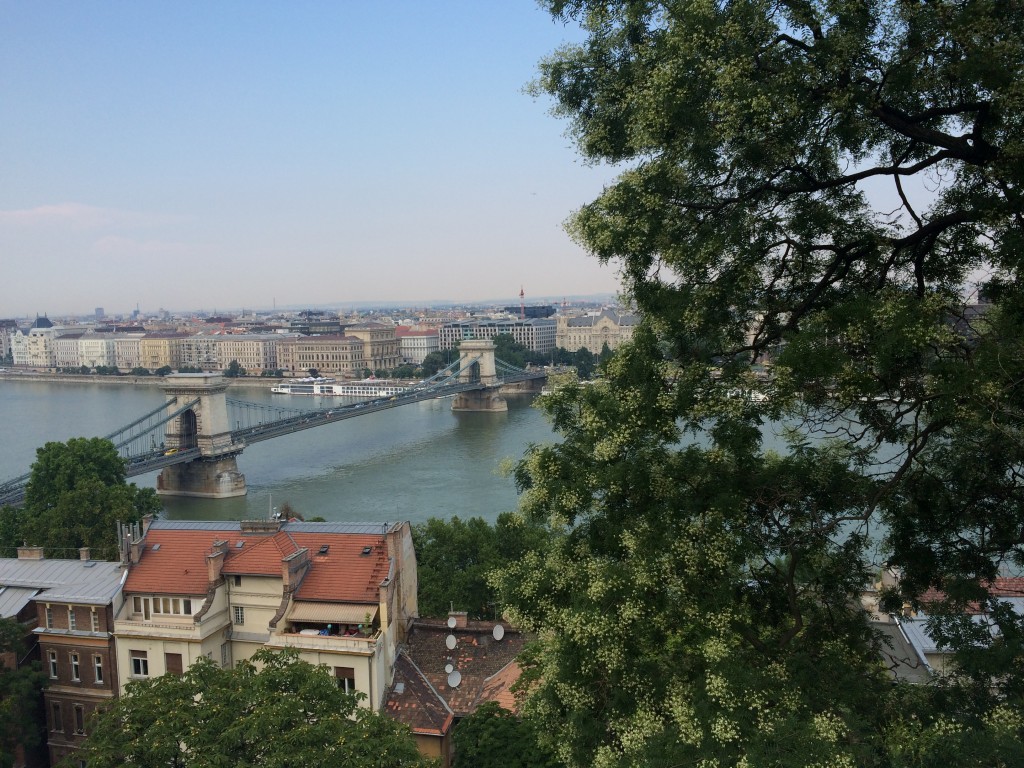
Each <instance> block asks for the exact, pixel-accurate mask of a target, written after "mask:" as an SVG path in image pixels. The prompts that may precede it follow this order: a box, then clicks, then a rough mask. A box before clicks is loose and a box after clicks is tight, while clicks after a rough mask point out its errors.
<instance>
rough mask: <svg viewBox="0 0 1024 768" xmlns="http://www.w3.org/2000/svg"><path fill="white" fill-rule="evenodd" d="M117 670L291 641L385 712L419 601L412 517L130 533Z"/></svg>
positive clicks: (165, 669)
mask: <svg viewBox="0 0 1024 768" xmlns="http://www.w3.org/2000/svg"><path fill="white" fill-rule="evenodd" d="M123 557H124V559H125V560H126V562H127V563H128V564H129V571H128V577H127V580H126V581H125V584H124V602H123V604H122V605H121V609H120V611H119V612H118V614H117V615H116V616H115V619H114V636H115V646H116V650H117V659H118V679H119V681H120V684H121V687H122V689H123V687H124V685H125V683H127V682H128V681H129V680H133V679H144V678H148V677H152V676H155V675H162V674H181V672H182V671H183V670H184V669H187V668H188V666H189V665H191V664H192V663H193V662H194V661H195V660H196V659H197V658H198V657H199V656H207V657H209V658H211V659H213V660H214V661H216V662H218V663H220V664H221V665H223V666H230V665H233V664H234V663H235V662H236V661H238V660H239V659H246V658H249V657H250V656H252V655H253V654H254V653H255V652H256V651H257V650H258V649H259V648H261V647H269V648H272V649H277V650H282V649H285V648H294V649H296V650H297V651H298V652H299V655H300V658H303V659H305V660H306V661H309V662H311V663H313V664H322V665H325V666H327V667H328V668H329V669H331V670H333V672H334V675H335V678H336V679H337V682H338V685H339V686H340V687H343V688H345V689H346V690H349V691H359V692H362V693H365V694H366V699H365V700H364V701H363V705H364V706H368V707H371V708H372V709H374V710H377V709H380V707H381V705H382V703H383V700H384V695H385V691H386V688H387V686H388V684H389V683H390V681H391V679H392V676H393V672H394V664H395V658H396V655H397V648H398V646H399V644H400V643H402V642H403V641H404V640H405V638H406V635H407V633H408V631H409V627H410V626H411V623H412V619H413V617H414V616H415V615H416V613H417V608H416V605H417V604H416V559H415V554H414V552H413V545H412V535H411V529H410V527H409V524H408V523H401V524H380V525H376V524H373V525H354V524H345V523H302V522H285V521H276V520H275V521H242V522H206V523H200V522H168V521H157V522H155V523H152V525H150V526H149V528H148V529H145V530H139V529H138V528H135V529H131V530H126V531H125V541H124V545H123Z"/></svg>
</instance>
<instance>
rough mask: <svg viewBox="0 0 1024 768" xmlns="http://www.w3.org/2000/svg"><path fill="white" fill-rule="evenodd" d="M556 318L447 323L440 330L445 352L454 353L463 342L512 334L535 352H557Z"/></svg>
mask: <svg viewBox="0 0 1024 768" xmlns="http://www.w3.org/2000/svg"><path fill="white" fill-rule="evenodd" d="M556 330H557V329H556V323H555V320H554V318H546V317H545V318H531V319H528V320H519V319H479V318H471V319H469V320H459V321H457V322H454V323H445V324H444V325H442V326H441V327H440V328H439V329H438V337H439V341H440V348H441V349H453V348H454V347H455V344H456V342H459V341H462V340H463V339H493V338H494V337H495V336H499V335H501V334H508V335H509V336H511V337H512V338H513V339H515V340H516V341H517V342H518V343H520V344H522V345H523V346H524V347H526V348H527V349H528V350H530V351H531V352H549V351H551V350H552V349H554V348H555V337H556Z"/></svg>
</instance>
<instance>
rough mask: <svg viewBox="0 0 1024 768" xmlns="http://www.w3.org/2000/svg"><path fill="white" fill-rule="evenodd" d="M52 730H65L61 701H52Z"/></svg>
mask: <svg viewBox="0 0 1024 768" xmlns="http://www.w3.org/2000/svg"><path fill="white" fill-rule="evenodd" d="M50 730H51V731H56V732H57V733H62V732H63V731H64V718H63V717H61V711H60V702H59V701H53V702H50Z"/></svg>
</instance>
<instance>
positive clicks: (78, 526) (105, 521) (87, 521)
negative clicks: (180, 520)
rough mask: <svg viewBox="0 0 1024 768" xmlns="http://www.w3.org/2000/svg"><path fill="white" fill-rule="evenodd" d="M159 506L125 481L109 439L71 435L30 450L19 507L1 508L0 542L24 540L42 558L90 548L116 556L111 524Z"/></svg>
mask: <svg viewBox="0 0 1024 768" xmlns="http://www.w3.org/2000/svg"><path fill="white" fill-rule="evenodd" d="M160 509H161V506H160V502H159V499H158V498H157V496H156V492H155V491H153V489H151V488H138V487H137V486H136V485H135V484H134V483H127V482H126V481H125V467H124V461H123V460H122V459H121V457H120V456H119V455H118V453H117V449H116V448H114V445H113V444H112V443H111V442H110V441H109V440H104V439H103V438H98V437H95V438H85V437H75V438H72V439H70V440H68V441H67V442H66V443H56V442H54V443H47V444H46V445H44V446H43V447H42V448H40V449H38V450H37V451H36V461H35V463H34V464H33V465H32V475H31V477H30V478H29V482H28V486H27V488H26V490H25V504H24V507H23V508H22V509H21V510H15V509H5V510H4V512H3V515H2V518H0V535H2V536H3V537H4V538H3V540H2V541H0V546H3V547H5V548H10V547H17V546H20V545H21V544H22V543H26V542H27V543H29V544H32V545H36V546H42V547H44V548H45V552H46V556H47V557H77V555H78V553H77V550H78V548H79V547H90V548H91V549H92V556H93V557H94V558H97V559H116V558H117V552H118V550H117V536H116V530H117V529H116V524H117V522H118V521H120V522H122V523H131V522H137V521H138V520H141V519H142V517H143V516H145V515H147V514H151V513H152V514H155V513H157V512H159V511H160Z"/></svg>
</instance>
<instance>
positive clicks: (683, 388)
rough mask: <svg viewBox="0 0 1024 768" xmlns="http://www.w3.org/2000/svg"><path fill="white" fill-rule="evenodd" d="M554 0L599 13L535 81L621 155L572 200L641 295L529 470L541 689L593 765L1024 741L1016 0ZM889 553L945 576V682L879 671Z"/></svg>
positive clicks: (528, 614) (542, 713)
mask: <svg viewBox="0 0 1024 768" xmlns="http://www.w3.org/2000/svg"><path fill="white" fill-rule="evenodd" d="M546 5H547V7H548V8H549V9H550V10H551V11H552V12H553V13H554V15H555V16H556V18H558V19H560V20H563V21H569V20H576V21H579V22H580V23H581V24H582V25H583V27H584V29H585V31H586V33H587V39H586V40H585V42H583V43H582V44H579V45H575V46H568V47H566V48H563V49H561V50H560V51H559V52H558V53H556V54H555V55H553V56H552V57H550V58H549V59H548V60H546V61H545V62H544V63H543V64H542V68H541V75H540V79H539V81H538V84H537V86H536V88H537V91H538V92H542V93H547V94H549V95H551V96H553V97H554V99H555V101H556V108H555V109H556V112H557V113H558V114H560V115H562V116H564V117H567V118H569V120H570V121H571V122H570V125H571V128H570V130H571V133H572V135H573V136H574V137H575V139H576V141H577V144H578V146H579V148H580V151H581V152H582V154H583V155H584V157H585V159H587V160H588V161H591V162H610V163H621V164H622V167H623V168H624V169H625V170H624V171H623V173H622V174H621V176H620V177H619V178H618V180H617V181H616V183H615V184H613V185H611V186H609V187H607V188H606V189H605V191H604V192H603V193H602V195H601V196H600V197H599V198H598V199H597V200H595V201H594V202H593V203H590V204H588V205H586V206H584V207H583V208H582V209H581V210H580V211H579V212H577V213H576V214H575V216H574V217H573V218H572V220H571V222H570V225H569V226H570V231H571V233H572V234H573V235H574V237H575V238H576V239H577V240H578V241H579V242H580V243H581V244H582V245H584V246H585V247H586V248H587V249H589V250H590V251H591V252H592V253H593V254H594V255H596V256H597V257H598V259H600V260H601V261H602V262H610V261H615V262H618V263H620V264H621V271H622V274H623V277H624V280H625V286H624V288H625V291H626V294H627V295H628V296H629V298H630V299H632V300H633V301H635V303H636V306H637V307H638V310H639V313H640V314H641V316H642V317H643V318H644V325H643V326H642V327H641V328H639V329H638V331H637V334H636V337H635V339H634V342H633V343H632V344H631V345H627V346H626V347H625V348H623V349H622V350H620V351H619V353H618V354H617V355H615V356H614V357H613V358H612V359H611V360H609V361H608V362H607V363H606V364H605V366H604V373H605V379H606V380H605V382H604V383H603V384H600V385H596V386H592V387H587V388H579V389H574V388H571V387H570V388H566V389H563V390H559V392H557V393H556V394H554V395H552V396H550V397H548V398H545V405H546V407H547V408H548V410H549V412H550V414H551V416H552V419H553V421H554V424H555V426H556V428H557V429H558V430H559V431H560V432H561V433H562V434H563V435H564V441H563V442H562V443H561V444H559V445H558V446H551V447H538V448H535V449H533V450H532V451H531V452H530V453H529V455H528V456H527V458H526V459H525V461H524V462H523V464H521V466H520V467H519V470H518V471H517V475H516V476H517V482H518V484H519V486H520V488H521V489H522V491H523V501H522V511H523V513H524V514H525V515H526V516H528V517H530V518H531V519H548V520H552V521H553V522H555V523H557V524H562V525H564V530H563V534H562V535H561V536H560V537H559V538H558V539H557V540H556V541H555V543H554V545H553V546H552V547H551V549H550V551H549V552H548V553H547V555H546V557H543V558H541V557H537V556H530V557H528V558H527V559H526V560H525V561H524V562H522V563H520V564H518V565H516V566H514V567H513V568H510V569H509V570H508V571H507V572H506V573H505V575H504V576H503V579H502V590H503V594H504V595H505V599H506V600H507V603H508V605H509V607H510V608H511V610H512V612H513V614H514V617H515V618H516V620H517V621H519V622H520V623H522V624H523V625H524V626H525V627H527V628H531V629H535V630H537V631H539V632H540V633H541V637H542V650H541V652H540V654H539V655H538V657H537V664H536V669H535V670H532V671H531V673H532V674H535V678H536V684H535V685H536V688H535V691H534V693H533V695H532V696H531V697H530V698H529V699H528V701H527V704H526V712H527V714H528V715H530V716H533V717H537V718H539V719H540V720H541V721H542V723H543V728H542V729H541V733H542V734H543V736H544V737H546V738H548V739H550V743H551V744H552V745H554V746H557V748H558V749H559V754H560V756H561V757H562V758H564V759H565V760H566V761H567V762H568V763H569V764H571V765H592V764H593V765H600V766H607V765H636V764H665V765H670V764H671V765H675V764H684V765H685V764H698V763H701V762H702V761H704V762H705V763H706V764H713V765H736V764H739V763H741V762H744V763H746V764H750V765H766V764H771V765H807V764H812V763H815V762H818V763H822V764H824V763H829V764H861V765H876V764H878V765H885V764H897V765H924V764H934V762H930V761H935V760H937V759H939V758H938V756H939V755H941V754H942V750H943V749H944V748H945V747H949V748H950V750H951V754H952V753H955V754H964V750H963V749H960V748H958V747H957V745H958V744H959V745H960V746H961V747H962V746H963V745H964V744H969V743H980V742H985V743H987V744H989V745H993V746H992V747H991V749H992V750H994V751H990V752H989V753H988V754H987V756H986V759H987V760H988V762H987V764H998V763H999V761H1002V764H1012V763H1013V762H1014V760H1015V759H1016V757H1017V753H1016V752H1013V751H1012V750H1011V749H1010V747H1008V746H1007V745H1009V744H1013V743H1019V739H1020V737H1021V736H1022V735H1024V732H1022V720H1021V717H1020V714H1019V713H1020V712H1021V711H1022V705H1024V701H1022V690H1024V667H1022V665H1020V664H1019V662H1012V663H1003V664H1002V665H1000V664H998V663H997V661H998V660H1000V659H1001V660H1003V661H1004V662H1005V661H1006V660H1008V659H1018V660H1019V659H1020V658H1021V652H1022V648H1021V643H1020V638H1021V637H1022V636H1024V632H1022V630H1024V626H1022V620H1021V617H1020V616H1019V615H1017V614H1014V613H1013V612H1012V611H1009V610H1006V609H1005V607H1004V605H1000V603H999V601H998V600H994V599H992V598H991V596H990V594H989V592H988V586H987V585H989V584H990V583H991V580H992V579H993V578H994V577H995V576H996V575H998V574H999V573H1000V572H1001V571H1000V569H1001V567H1002V566H1003V565H1007V566H1009V567H1011V568H1015V569H1019V568H1020V567H1021V566H1022V565H1024V558H1022V555H1021V552H1022V540H1021V539H1022V536H1021V531H1022V530H1024V487H1022V478H1024V473H1022V471H1021V468H1022V467H1024V439H1022V437H1024V432H1022V427H1024V424H1022V416H1021V414H1022V413H1024V410H1022V408H1021V406H1022V405H1024V402H1022V401H1024V386H1022V384H1021V382H1022V381H1024V377H1022V376H1021V374H1022V373H1024V371H1022V370H1021V368H1022V366H1024V354H1022V352H1024V350H1021V346H1020V345H1021V341H1020V340H1021V338H1022V330H1024V305H1022V301H1021V297H1022V293H1021V286H1020V284H1019V274H1018V269H1019V266H1018V265H1019V254H1020V252H1021V247H1022V245H1024V242H1022V235H1024V231H1022V225H1021V221H1022V219H1024V217H1022V213H1024V210H1022V208H1024V204H1022V198H1021V191H1020V190H1021V182H1022V181H1024V163H1022V150H1024V148H1022V145H1021V139H1020V135H1021V134H1020V131H1019V126H1020V124H1021V122H1022V118H1024V114H1022V111H1021V104H1022V103H1024V102H1022V101H1021V98H1020V97H1021V89H1022V87H1024V86H1022V82H1024V81H1022V79H1021V74H1022V72H1021V70H1022V69H1024V42H1022V41H1024V15H1022V14H1021V13H1020V8H1019V6H1018V5H1017V4H1016V3H990V2H962V3H954V2H941V1H940V2H935V3H908V2H896V1H895V0H891V1H886V0H877V1H876V2H853V1H852V0H839V2H831V3H824V2H817V1H816V0H811V1H810V2H800V3H797V2H782V3H774V4H770V3H753V2H739V1H736V2H730V1H726V2H716V3H696V2H661V3H648V2H639V0H613V1H612V2H601V3H598V2H591V1H590V0H549V1H548V2H547V3H546ZM883 186H884V187H885V192H884V193H883ZM979 279H982V280H983V281H984V286H983V289H984V290H983V293H984V295H985V296H986V297H987V298H988V299H989V300H990V302H991V303H990V304H989V305H988V308H987V311H986V312H983V313H975V312H968V311H966V310H965V301H966V299H965V297H967V296H969V295H970V294H972V292H973V291H972V288H973V285H972V283H973V282H974V281H977V280H979ZM765 365H767V366H768V368H765V367H764V366H765ZM752 390H758V391H760V392H762V393H763V394H765V395H766V396H767V397H765V398H758V400H757V401H753V400H749V399H746V398H743V397H739V398H737V397H730V396H729V395H730V394H731V393H736V392H740V393H742V392H750V391H752ZM773 425H775V426H773ZM772 429H775V430H776V431H778V432H781V434H782V436H781V438H780V439H775V440H772V441H771V442H770V443H769V440H770V438H769V437H766V435H767V434H768V433H770V432H771V431H772ZM879 532H881V536H880V535H879ZM872 537H874V540H872ZM882 560H885V561H887V562H888V563H890V564H891V565H894V566H896V567H898V568H899V569H900V571H901V573H902V580H901V581H900V584H899V587H898V589H897V591H896V593H895V594H894V595H892V601H891V603H893V604H899V603H902V602H903V601H909V602H910V603H911V604H912V605H914V606H918V607H920V605H921V600H922V595H923V594H924V593H925V590H926V588H928V587H934V588H938V589H940V590H941V592H942V594H944V595H945V596H946V597H945V600H944V603H943V604H942V605H938V606H931V607H930V609H929V610H930V611H931V612H933V613H934V614H935V616H936V618H935V620H934V621H933V625H932V629H933V631H934V632H935V633H936V635H937V636H938V637H939V638H940V639H941V640H943V641H944V642H946V643H947V644H948V646H949V647H950V648H952V649H954V650H955V651H956V653H957V659H958V661H959V664H958V666H957V667H956V669H957V670H958V671H957V672H956V673H955V674H954V675H953V676H952V677H951V678H950V679H949V680H947V681H946V682H947V685H946V686H945V687H943V688H941V689H939V688H934V689H933V688H926V689H922V690H920V691H916V692H915V693H916V695H909V694H908V691H907V690H906V689H905V688H904V687H903V686H900V685H895V686H893V685H889V684H888V683H887V681H886V680H885V679H884V678H883V677H882V676H880V675H879V668H878V663H877V656H876V650H877V645H878V640H877V638H876V637H875V635H874V634H873V633H872V631H871V629H870V627H869V626H868V625H867V623H866V621H865V617H864V615H863V612H862V611H860V609H859V607H858V606H859V597H860V595H861V592H862V590H863V587H864V585H865V583H867V582H868V581H870V579H871V578H872V576H873V574H874V573H875V572H876V570H877V568H878V567H879V566H880V564H881V561H882ZM971 603H973V604H981V605H982V606H985V607H987V608H988V611H989V616H990V618H991V619H992V621H993V622H995V624H996V625H997V626H998V628H999V630H1000V631H998V632H996V633H989V632H987V631H986V632H978V631H971V627H970V626H968V625H969V622H966V621H965V620H964V618H963V609H964V608H965V607H966V606H967V605H968V604H971ZM1004 715H1005V717H1004ZM1000 728H1002V729H1003V731H1002V733H1003V736H1001V737H1000V738H991V739H986V736H990V735H992V734H993V732H994V731H998V730H999V729H1000ZM908 733H915V734H918V735H919V736H920V737H921V738H920V740H919V742H918V743H919V744H921V745H925V746H922V747H921V749H920V750H919V751H918V752H917V753H915V754H912V755H911V754H910V753H909V752H908V751H907V749H906V745H905V742H903V741H902V737H904V736H906V735H907V734H908ZM908 755H909V756H908Z"/></svg>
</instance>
